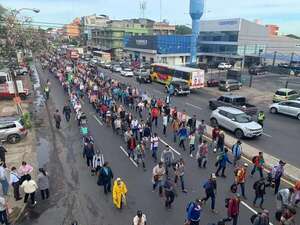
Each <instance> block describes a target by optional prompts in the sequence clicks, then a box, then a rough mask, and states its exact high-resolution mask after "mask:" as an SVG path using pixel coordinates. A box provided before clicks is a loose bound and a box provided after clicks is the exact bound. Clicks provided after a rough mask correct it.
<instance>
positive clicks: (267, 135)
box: [262, 132, 272, 138]
mask: <svg viewBox="0 0 300 225" xmlns="http://www.w3.org/2000/svg"><path fill="white" fill-rule="evenodd" d="M262 135H264V136H266V137H269V138H271V137H272V136H271V135H269V134H266V133H264V132H263V133H262Z"/></svg>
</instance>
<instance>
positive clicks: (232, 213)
mask: <svg viewBox="0 0 300 225" xmlns="http://www.w3.org/2000/svg"><path fill="white" fill-rule="evenodd" d="M240 203H241V200H240V194H236V196H234V197H232V198H230V199H229V201H228V209H227V215H228V218H226V219H224V220H223V221H224V222H228V221H232V225H237V222H238V216H239V213H240Z"/></svg>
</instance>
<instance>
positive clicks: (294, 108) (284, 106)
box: [270, 100, 300, 120]
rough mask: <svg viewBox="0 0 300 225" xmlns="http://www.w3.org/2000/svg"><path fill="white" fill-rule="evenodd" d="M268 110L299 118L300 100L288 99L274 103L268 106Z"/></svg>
mask: <svg viewBox="0 0 300 225" xmlns="http://www.w3.org/2000/svg"><path fill="white" fill-rule="evenodd" d="M270 112H271V113H282V114H285V115H289V116H294V117H296V118H297V119H298V120H300V101H293V100H288V101H282V102H279V103H274V104H272V105H271V106H270Z"/></svg>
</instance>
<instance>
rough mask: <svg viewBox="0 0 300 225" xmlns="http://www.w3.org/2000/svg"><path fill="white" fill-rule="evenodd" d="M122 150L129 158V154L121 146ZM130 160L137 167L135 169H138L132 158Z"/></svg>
mask: <svg viewBox="0 0 300 225" xmlns="http://www.w3.org/2000/svg"><path fill="white" fill-rule="evenodd" d="M120 149H121V150H122V152H124V154H125V155H126V156H127V157H128V153H127V152H126V151H125V149H124V148H123V147H122V146H120ZM129 159H130V161H131V162H132V163H133V165H134V166H135V167H138V165H137V164H136V162H135V161H134V160H133V159H132V158H131V157H130V158H129Z"/></svg>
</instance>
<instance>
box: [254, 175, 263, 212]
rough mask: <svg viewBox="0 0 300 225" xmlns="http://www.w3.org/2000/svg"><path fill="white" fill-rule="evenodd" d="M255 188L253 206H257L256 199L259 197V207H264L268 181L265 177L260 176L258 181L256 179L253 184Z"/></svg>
mask: <svg viewBox="0 0 300 225" xmlns="http://www.w3.org/2000/svg"><path fill="white" fill-rule="evenodd" d="M253 189H254V192H255V197H254V200H253V206H254V207H256V201H257V199H260V204H259V207H260V208H261V209H263V203H264V195H265V194H266V183H265V178H260V179H259V180H258V181H256V182H255V183H254V184H253Z"/></svg>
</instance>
